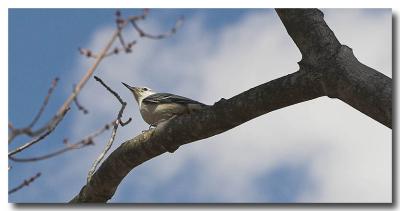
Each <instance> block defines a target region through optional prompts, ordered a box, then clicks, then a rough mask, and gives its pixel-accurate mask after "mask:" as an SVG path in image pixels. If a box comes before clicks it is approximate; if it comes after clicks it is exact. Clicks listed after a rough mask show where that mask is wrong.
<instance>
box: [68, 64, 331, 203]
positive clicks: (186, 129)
mask: <svg viewBox="0 0 400 211" xmlns="http://www.w3.org/2000/svg"><path fill="white" fill-rule="evenodd" d="M320 80H321V75H320V74H319V73H309V72H307V73H306V72H304V71H298V72H295V73H293V74H290V75H287V76H284V77H282V78H279V79H276V80H273V81H270V82H268V83H265V84H262V85H260V86H258V87H255V88H252V89H250V90H248V91H246V92H243V93H241V94H239V95H237V96H235V97H233V98H231V99H228V100H225V99H221V100H220V101H218V102H217V103H215V104H214V105H213V106H211V107H210V108H208V109H205V110H201V111H199V112H196V113H194V114H191V115H184V116H179V117H177V118H174V119H172V120H170V121H168V122H167V123H165V124H162V125H159V126H157V127H156V128H155V129H153V130H150V131H148V132H145V133H143V134H140V135H138V136H136V137H135V138H133V139H131V140H129V141H127V142H125V143H123V144H122V145H121V146H120V147H118V148H117V149H116V150H115V151H114V152H112V153H111V155H110V156H109V157H108V158H107V159H106V160H105V161H104V162H103V164H102V165H101V166H100V167H99V169H98V170H97V172H96V173H95V174H94V175H93V176H92V179H91V181H90V183H88V184H87V185H86V186H84V187H83V188H82V190H81V191H80V193H79V194H78V195H77V196H76V197H75V198H74V199H73V200H72V201H71V202H106V201H107V200H109V199H110V198H111V197H112V196H113V194H114V192H115V190H116V188H117V187H118V185H119V183H120V182H121V181H122V179H123V178H124V177H125V176H126V175H127V174H128V173H129V172H130V171H131V170H132V169H133V168H134V167H136V166H138V165H140V164H141V163H143V162H145V161H147V160H149V159H151V158H153V157H155V156H158V155H160V154H162V153H164V152H166V151H170V152H172V151H174V150H176V149H177V148H178V147H179V146H181V145H184V144H187V143H191V142H194V141H197V140H201V139H204V138H207V137H211V136H214V135H217V134H219V133H222V132H225V131H227V130H229V129H232V128H234V127H236V126H238V125H240V124H243V123H244V122H247V121H249V120H251V119H253V118H256V117H258V116H260V115H263V114H266V113H268V112H271V111H274V110H277V109H280V108H283V107H286V106H290V105H293V104H296V103H300V102H304V101H307V100H311V99H314V98H317V97H320V96H322V95H323V92H322V88H321V86H320V84H321V83H320Z"/></svg>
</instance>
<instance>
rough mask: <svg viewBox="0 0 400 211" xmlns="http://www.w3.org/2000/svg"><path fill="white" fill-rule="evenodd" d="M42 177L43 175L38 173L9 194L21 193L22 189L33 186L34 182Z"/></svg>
mask: <svg viewBox="0 0 400 211" xmlns="http://www.w3.org/2000/svg"><path fill="white" fill-rule="evenodd" d="M40 176H41V173H40V172H38V173H36V175H34V176H32V177H31V178H29V179H27V180H24V181H23V182H22V183H21V184H20V185H18V186H17V187H15V188H13V189H11V190H9V191H8V194H12V193H15V192H17V191H19V190H20V189H22V188H23V187H25V186H28V185H29V184H31V183H32V182H33V181H35V180H36V179H37V178H39V177H40Z"/></svg>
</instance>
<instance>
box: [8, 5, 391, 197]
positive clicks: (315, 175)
mask: <svg viewBox="0 0 400 211" xmlns="http://www.w3.org/2000/svg"><path fill="white" fill-rule="evenodd" d="M322 11H323V12H324V14H325V20H326V22H327V23H328V25H329V26H330V27H331V29H332V30H333V31H334V33H335V35H336V36H337V37H338V39H339V41H340V42H341V43H342V44H346V45H348V46H350V47H351V48H352V49H353V51H354V53H355V55H356V57H357V58H358V59H359V60H360V61H361V62H363V63H364V64H366V65H368V66H370V67H372V68H375V69H377V70H378V71H380V72H382V73H383V74H385V75H387V76H389V77H392V69H391V68H392V67H391V65H392V60H391V56H392V55H391V53H392V52H391V49H392V47H391V46H392V41H391V39H392V32H391V26H392V23H391V21H392V14H391V10H389V9H364V10H356V9H351V10H350V9H323V10H322ZM114 12H115V11H114V10H104V9H102V10H65V9H63V10H21V9H19V10H15V9H14V10H10V11H9V120H10V121H11V122H13V124H14V125H15V126H17V127H18V126H20V127H21V126H25V125H27V124H29V123H30V120H31V117H33V115H34V114H35V112H36V111H37V110H38V108H39V107H40V105H41V101H42V99H43V97H44V96H45V95H46V92H47V89H48V87H49V84H50V81H51V80H52V79H53V78H54V77H55V76H59V77H60V78H61V81H60V84H59V87H58V88H57V90H56V92H55V93H54V96H52V101H51V103H50V105H49V109H48V113H47V114H46V115H44V116H43V120H42V121H41V122H39V123H43V122H45V121H46V120H47V119H48V118H50V117H51V115H52V113H54V112H55V111H56V110H57V109H58V107H59V106H60V105H61V104H62V103H63V101H64V100H65V98H66V97H67V95H68V94H69V93H70V92H71V89H72V84H74V83H76V82H77V81H78V80H79V79H80V78H81V77H82V75H83V74H84V73H85V72H86V70H87V69H88V68H89V67H90V66H91V64H92V63H93V60H92V59H87V58H84V57H82V56H80V55H79V53H78V51H77V48H78V47H85V48H90V49H92V50H94V51H99V50H100V49H101V48H102V47H103V46H104V45H105V44H106V42H107V40H108V39H109V38H110V37H111V35H112V32H113V30H114V29H115V28H114V23H113V18H114V17H113V14H114ZM122 13H123V14H125V15H128V14H138V13H140V10H122ZM181 15H184V16H185V22H184V25H183V27H182V28H181V29H180V30H179V31H178V33H177V34H176V35H174V36H173V37H170V38H168V39H164V40H160V41H154V40H146V39H140V38H138V36H137V34H136V33H135V32H134V31H133V30H132V29H130V28H129V29H127V30H126V31H125V34H124V36H125V37H126V39H127V40H130V39H139V40H138V41H139V42H138V44H137V46H135V48H134V50H133V52H132V53H131V54H127V55H124V54H120V55H118V56H112V57H108V58H107V59H105V60H104V62H102V64H101V65H100V68H99V69H98V70H97V71H96V73H95V75H98V76H99V77H101V78H103V80H105V81H106V83H108V84H109V85H110V86H111V87H113V88H114V89H115V90H117V91H118V92H119V93H120V94H121V96H122V97H123V98H124V99H125V100H126V101H128V107H127V110H126V112H125V116H132V117H133V121H132V123H130V124H129V125H128V126H126V127H124V128H120V130H119V132H118V135H117V140H116V142H115V143H114V145H113V147H112V149H115V148H116V147H118V146H119V145H120V144H121V143H123V142H124V141H125V140H128V139H129V138H132V137H134V136H136V135H137V134H139V133H140V131H142V130H144V129H146V128H147V127H148V126H147V125H146V124H145V123H144V121H143V120H142V119H141V116H140V114H139V113H138V111H137V105H136V102H134V101H133V97H132V96H131V95H130V93H129V92H128V90H126V88H125V87H123V86H122V84H121V83H120V82H121V81H123V82H126V83H129V84H131V85H136V86H148V87H151V88H152V89H154V90H157V91H161V92H171V93H176V94H179V95H182V96H187V97H190V98H193V99H195V100H198V101H201V102H204V103H206V104H213V103H214V102H216V101H218V100H219V99H220V98H222V97H223V98H230V97H232V96H235V95H237V94H239V93H241V92H243V91H246V90H248V89H250V88H252V87H254V86H257V85H259V84H262V83H265V82H267V81H270V80H273V79H276V78H278V77H281V76H284V75H287V74H289V73H292V72H295V71H296V70H297V69H298V65H297V62H298V61H299V60H300V59H301V54H300V52H299V51H298V49H297V48H296V46H295V44H294V43H293V41H292V40H291V39H290V37H289V35H288V34H287V33H286V31H285V28H284V27H283V25H282V23H281V22H280V20H279V18H278V16H277V15H276V13H275V12H274V11H273V10H269V9H251V10H249V9H246V10H238V9H235V10H233V9H225V10H216V9H213V10H210V9H208V10H204V9H202V10H195V9H191V10H167V9H165V10H157V9H156V10H151V11H150V16H149V18H148V19H147V20H146V21H145V22H143V23H142V24H141V26H143V28H144V29H145V30H146V31H148V32H151V33H157V32H163V31H166V30H168V28H170V27H171V26H172V25H173V24H174V21H175V20H176V19H177V18H178V17H179V16H181ZM282 97H285V96H282ZM79 100H80V102H81V103H82V104H83V105H84V106H85V107H87V108H88V109H89V111H90V113H89V114H88V115H83V114H82V113H81V112H79V111H77V109H76V108H73V111H72V112H70V113H69V114H68V115H67V117H66V119H65V121H63V122H62V124H61V125H60V127H59V128H57V129H56V130H55V132H54V134H52V135H51V136H49V138H48V139H47V140H46V141H44V142H42V143H40V144H38V145H37V146H35V147H33V148H32V149H30V150H29V151H27V152H26V153H21V155H20V157H28V156H35V155H36V156H37V155H42V154H44V153H46V152H50V151H52V150H55V149H58V148H59V147H63V144H62V139H63V138H64V137H68V138H69V139H70V140H71V141H73V140H79V138H81V137H83V136H85V135H87V134H88V133H90V132H92V131H94V130H96V129H97V128H100V127H102V126H103V125H104V124H105V123H107V122H109V121H110V120H112V119H113V118H115V116H116V114H117V112H118V109H119V104H118V102H117V101H116V100H115V99H114V98H113V97H112V96H110V94H109V93H108V92H106V91H105V90H104V88H103V87H101V86H100V85H99V84H98V83H97V82H95V81H94V80H90V81H89V82H88V84H87V86H86V87H85V89H84V90H83V91H82V92H81V94H80V95H79ZM109 136H110V134H109V133H106V134H104V135H102V136H100V137H99V138H97V139H96V145H95V146H94V147H87V148H84V149H81V150H76V151H73V152H70V153H66V154H63V155H61V156H58V157H56V158H54V159H51V160H46V161H40V162H36V163H22V164H19V163H10V165H11V166H13V169H12V170H11V171H10V172H9V187H10V188H12V187H14V186H16V185H18V184H19V183H20V182H21V181H22V180H23V179H25V178H27V177H30V176H31V175H34V174H35V173H36V172H38V171H40V172H41V173H42V174H43V175H42V177H40V178H39V179H38V180H37V181H35V182H34V183H32V185H30V186H29V187H28V188H25V189H23V190H21V191H19V192H17V193H15V194H13V195H11V196H10V197H9V201H10V202H65V201H68V200H70V199H71V198H72V197H73V196H74V195H75V194H77V193H78V192H79V190H80V188H81V187H82V186H83V185H84V183H85V181H86V179H85V178H86V174H87V171H88V169H89V168H90V166H91V164H92V162H93V160H94V159H95V158H96V157H97V155H98V154H99V152H100V151H101V150H102V148H103V147H104V145H105V142H106V141H107V140H108V138H109ZM25 140H26V139H24V138H22V139H17V140H15V141H14V143H13V144H12V145H10V148H14V147H16V146H19V145H20V144H21V143H23V142H24V141H25ZM391 141H392V131H391V130H390V129H388V128H386V127H385V126H383V125H381V124H379V123H378V122H376V121H374V120H372V119H371V118H369V117H367V116H365V115H364V114H362V113H360V112H359V111H357V110H355V109H353V108H352V107H350V106H348V105H347V104H345V103H343V102H341V101H339V100H334V99H330V98H327V97H321V98H318V99H314V100H312V101H308V102H305V103H301V104H298V105H293V106H290V107H287V108H283V109H280V110H277V111H274V112H272V113H269V114H266V115H263V116H260V117H258V118H256V119H253V120H251V121H249V122H247V123H245V124H243V125H240V126H239V127H236V128H234V129H232V130H230V131H227V132H225V133H223V134H220V135H218V136H215V137H211V138H208V139H205V140H202V141H198V142H195V143H192V144H189V145H185V146H182V147H180V148H179V150H177V151H176V152H175V153H174V154H170V153H166V154H163V155H161V156H159V157H157V158H154V159H152V160H150V161H148V162H146V163H144V164H142V165H140V166H139V167H137V168H135V169H134V170H133V171H131V173H130V174H129V175H128V176H127V177H126V178H125V179H124V180H123V182H122V183H121V184H120V186H119V187H118V189H117V191H116V193H115V195H114V197H113V198H112V199H111V202H115V203H118V202H125V203H126V202H390V201H391V197H392V194H391V193H392V189H391V185H392V182H391V179H392V177H391V174H392V170H391V165H392V159H391V158H392V148H391V147H392V144H391ZM239 155H240V156H239Z"/></svg>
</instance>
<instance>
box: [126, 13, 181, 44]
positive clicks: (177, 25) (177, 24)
mask: <svg viewBox="0 0 400 211" xmlns="http://www.w3.org/2000/svg"><path fill="white" fill-rule="evenodd" d="M183 20H184V18H183V16H182V17H181V18H179V19H178V20H177V21H176V22H175V25H174V27H172V28H171V29H170V30H169V31H167V32H165V33H162V34H158V35H152V34H149V33H146V32H145V31H144V30H142V29H141V28H140V27H139V26H138V25H137V23H136V21H137V19H129V21H130V23H131V24H132V26H133V28H134V29H135V30H136V31H137V32H138V33H139V36H140V37H147V38H150V39H157V40H158V39H164V38H167V37H170V36H172V35H173V34H175V33H176V31H177V30H178V29H179V28H180V27H181V26H182V25H183Z"/></svg>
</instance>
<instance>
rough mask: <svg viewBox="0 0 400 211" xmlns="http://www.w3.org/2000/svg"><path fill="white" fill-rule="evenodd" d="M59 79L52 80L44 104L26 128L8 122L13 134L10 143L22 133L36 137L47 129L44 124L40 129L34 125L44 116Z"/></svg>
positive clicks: (10, 136) (9, 139) (9, 138)
mask: <svg viewBox="0 0 400 211" xmlns="http://www.w3.org/2000/svg"><path fill="white" fill-rule="evenodd" d="M58 81H59V78H57V77H56V78H54V79H53V80H52V82H51V86H50V88H49V90H48V92H47V95H46V97H45V99H44V101H43V104H42V106H41V107H40V109H39V111H38V113H37V114H36V116H35V117H34V118H33V120H32V122H31V123H30V124H29V125H28V126H26V127H24V128H15V127H14V126H13V125H12V123H11V122H9V123H8V128H9V129H10V131H11V134H10V135H9V136H8V143H11V142H12V141H13V140H14V138H15V137H17V136H19V135H22V134H25V135H28V136H30V137H34V136H37V135H39V134H41V133H43V132H44V131H45V129H46V128H47V126H43V127H41V128H39V129H37V130H36V131H33V130H32V127H33V126H34V125H35V124H36V122H37V121H38V120H39V119H40V117H41V116H42V114H43V111H44V109H45V108H46V106H47V104H48V102H49V99H50V96H51V94H52V93H53V91H54V89H55V88H56V86H57V82H58Z"/></svg>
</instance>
